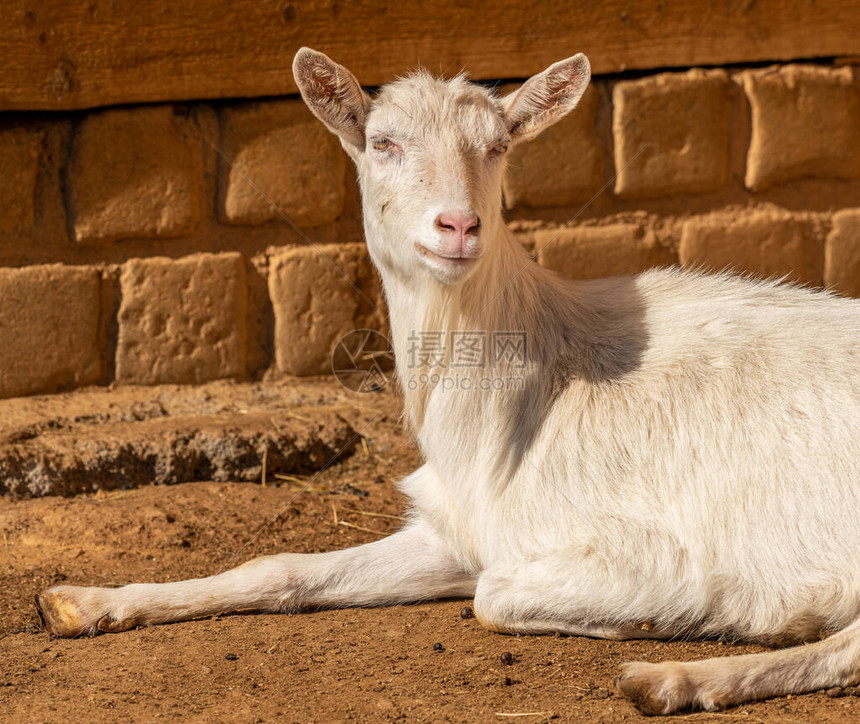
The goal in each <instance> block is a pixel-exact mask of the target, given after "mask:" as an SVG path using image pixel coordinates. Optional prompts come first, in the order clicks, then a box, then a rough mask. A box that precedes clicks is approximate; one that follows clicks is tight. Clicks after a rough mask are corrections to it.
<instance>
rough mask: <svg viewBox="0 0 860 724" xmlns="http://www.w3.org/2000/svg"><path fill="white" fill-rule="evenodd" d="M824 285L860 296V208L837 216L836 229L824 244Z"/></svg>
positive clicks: (835, 218)
mask: <svg viewBox="0 0 860 724" xmlns="http://www.w3.org/2000/svg"><path fill="white" fill-rule="evenodd" d="M824 283H825V284H826V285H827V286H832V287H833V288H834V289H836V291H839V292H842V293H843V294H850V295H851V296H852V297H860V209H848V210H846V211H840V212H838V213H837V214H835V215H834V216H833V229H832V231H831V232H830V234H829V235H828V237H827V241H826V242H825V245H824Z"/></svg>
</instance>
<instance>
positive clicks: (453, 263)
mask: <svg viewBox="0 0 860 724" xmlns="http://www.w3.org/2000/svg"><path fill="white" fill-rule="evenodd" d="M415 250H416V251H417V252H418V253H419V254H420V255H421V256H423V257H424V258H425V259H429V260H431V261H435V262H436V263H437V264H441V265H442V266H446V267H454V268H464V267H467V266H470V265H472V264H474V263H475V262H476V261H477V260H478V255H472V256H466V255H462V256H444V255H442V254H437V253H435V252H433V251H430V249H428V248H427V247H426V246H424V245H423V244H419V243H418V242H417V241H416V242H415Z"/></svg>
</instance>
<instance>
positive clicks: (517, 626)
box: [475, 546, 683, 640]
mask: <svg viewBox="0 0 860 724" xmlns="http://www.w3.org/2000/svg"><path fill="white" fill-rule="evenodd" d="M676 589H677V587H676V586H675V585H674V584H673V582H672V581H668V580H660V579H659V578H657V577H653V578H647V579H646V578H645V576H643V575H642V574H641V573H640V572H639V570H638V569H637V568H635V567H634V566H632V565H631V564H629V563H628V562H627V561H625V560H623V559H622V558H620V557H619V556H618V555H617V554H616V555H615V556H614V557H613V556H611V555H606V552H604V554H602V555H601V554H597V553H595V552H593V548H592V546H583V547H582V550H570V551H562V552H559V553H556V554H553V555H550V556H547V557H545V558H541V559H537V560H534V561H529V562H526V563H518V564H503V563H497V564H495V565H494V566H492V567H491V568H488V569H487V570H485V571H484V572H483V573H481V575H480V577H479V579H478V583H477V587H476V591H475V616H476V618H477V619H478V620H479V621H480V622H481V623H482V624H483V625H484V626H485V627H486V628H488V629H490V630H491V631H498V632H502V633H523V634H550V633H564V634H569V635H572V636H590V637H593V638H604V639H613V640H621V639H659V638H670V637H672V636H675V635H677V634H678V633H679V632H680V631H681V630H682V629H681V628H680V627H679V623H680V622H679V621H678V618H677V616H678V604H679V602H680V601H682V600H683V599H682V598H681V597H680V596H679V593H678V591H677V590H676Z"/></svg>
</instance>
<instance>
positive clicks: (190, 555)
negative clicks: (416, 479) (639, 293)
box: [0, 383, 860, 722]
mask: <svg viewBox="0 0 860 724" xmlns="http://www.w3.org/2000/svg"><path fill="white" fill-rule="evenodd" d="M308 384H309V385H313V384H314V383H308ZM326 384H327V383H326ZM225 389H226V391H227V392H226V393H230V388H225ZM267 389H268V388H267ZM326 389H327V390H328V391H329V392H331V388H330V387H326ZM291 390H292V391H291V392H290V394H293V393H294V392H295V389H292V388H291ZM305 392H307V394H306V395H305V397H304V398H303V399H306V400H310V399H318V400H324V398H326V395H325V394H319V395H316V394H315V393H316V390H315V389H313V388H308V389H306V390H305ZM122 394H125V393H122V392H121V391H120V392H117V393H116V395H120V396H121V395H122ZM128 394H132V393H128ZM134 394H135V395H140V394H142V393H141V392H140V391H137V392H134ZM146 394H148V395H150V396H151V397H153V398H155V397H158V395H160V394H161V392H160V391H157V390H151V391H149V392H147V393H146ZM267 394H269V393H267ZM132 396H133V395H132ZM271 396H272V395H270V397H271ZM78 399H79V398H76V397H74V396H67V398H66V399H65V400H60V401H55V402H54V403H51V404H54V405H56V404H65V405H71V406H74V405H75V404H77V403H76V402H75V400H78ZM114 399H115V398H114ZM338 399H339V402H338V404H341V405H346V406H349V404H350V403H349V402H348V399H352V400H353V401H354V409H352V410H351V412H350V413H349V414H346V413H344V416H343V418H344V419H347V418H348V419H349V421H350V422H349V424H350V425H351V426H352V427H353V428H354V429H355V431H356V432H357V434H358V435H359V437H358V442H357V444H355V445H353V446H346V447H345V452H344V454H342V455H341V456H339V457H338V458H337V459H336V460H335V462H334V464H332V465H331V466H330V467H328V468H327V469H326V470H325V471H323V472H321V473H318V474H312V473H308V472H305V473H304V474H302V475H290V474H288V473H285V472H280V473H274V472H271V471H267V473H268V474H267V480H266V484H265V485H263V484H262V480H256V481H254V482H191V483H183V484H179V485H158V486H156V485H147V486H142V487H138V488H135V489H127V490H123V489H116V490H99V491H96V492H94V493H85V494H80V495H77V496H75V497H57V496H47V497H41V498H31V499H23V500H12V499H10V498H8V497H7V498H6V499H2V500H0V534H2V541H0V577H2V580H0V584H2V588H0V591H2V598H0V721H9V722H61V721H62V722H71V721H74V722H77V721H117V722H119V721H153V720H168V719H183V720H187V721H192V722H227V721H229V722H272V721H279V722H280V721H283V722H335V721H347V720H348V721H410V722H411V721H414V722H430V721H455V722H472V721H487V722H490V721H495V722H505V721H513V722H541V721H548V720H555V721H561V722H567V721H571V722H578V721H586V722H592V721H594V722H615V721H621V720H628V721H629V720H636V719H640V718H641V717H640V715H639V714H638V713H637V711H636V710H635V709H634V708H633V706H632V705H631V704H630V703H629V702H627V701H626V700H624V699H622V698H620V697H618V696H617V695H616V694H615V691H614V689H613V685H612V680H613V678H614V676H616V675H617V673H618V667H619V664H620V663H621V662H623V661H625V660H628V659H642V660H648V661H660V660H665V659H682V660H688V659H697V658H702V657H707V656H714V655H727V654H737V653H743V652H748V651H756V650H759V649H758V648H757V647H749V646H731V645H723V644H721V643H719V642H713V641H706V642H683V641H677V642H672V643H662V642H658V643H654V642H620V643H619V642H607V641H598V640H591V639H584V638H573V637H551V636H543V637H514V636H502V635H499V634H493V633H489V632H487V631H485V630H483V629H482V628H481V626H480V625H479V624H478V623H477V621H475V619H474V618H463V617H461V614H460V611H461V609H462V608H463V607H464V606H467V605H469V603H470V602H469V601H440V602H434V603H426V604H420V605H413V606H396V607H392V608H388V609H374V610H342V611H320V612H316V613H312V614H311V613H309V614H301V615H295V616H279V615H252V614H246V615H233V616H220V617H216V618H213V619H206V620H198V621H192V622H187V623H180V624H172V625H168V626H156V627H151V628H142V629H137V630H134V631H130V632H127V633H123V634H113V635H102V636H98V637H95V638H86V639H78V640H53V639H51V638H50V637H49V636H48V635H47V634H45V633H42V632H41V631H40V630H39V625H38V618H37V616H36V612H35V609H34V607H33V605H32V600H33V596H34V594H35V593H36V592H38V591H39V590H40V589H42V588H44V587H46V586H49V585H51V584H54V583H57V582H60V581H64V582H69V583H75V584H93V585H103V584H115V583H124V582H130V581H144V580H145V581H171V580H177V579H182V578H188V577H194V576H202V575H206V574H211V573H214V572H218V571H221V570H224V569H226V568H228V567H231V566H233V565H236V564H238V563H240V562H242V561H244V560H246V559H248V558H251V557H253V556H255V555H259V554H266V553H275V552H280V551H298V552H307V553H312V552H316V551H325V550H330V549H334V548H341V547H345V546H351V545H355V544H358V543H364V542H367V541H371V540H374V539H376V538H378V537H380V536H383V535H386V534H388V533H390V532H392V531H394V530H396V529H397V527H398V525H399V524H400V520H399V519H398V515H399V514H400V513H401V512H402V507H403V499H402V498H401V497H400V495H399V494H398V492H397V491H396V488H395V487H394V485H393V483H394V481H395V480H397V478H398V477H399V476H401V475H403V474H405V473H407V472H409V471H410V470H411V469H413V468H414V467H415V466H416V465H417V464H418V463H419V456H418V453H417V451H416V450H415V448H414V446H413V445H412V444H411V442H410V440H409V437H408V435H407V434H406V433H405V432H404V431H403V429H402V428H401V427H400V424H399V421H398V404H399V403H398V400H397V398H396V396H395V395H394V394H393V393H392V392H391V391H390V390H387V391H384V392H382V393H378V394H375V395H369V396H368V395H364V396H358V395H352V397H350V398H342V399H341V398H338ZM345 400H347V401H345ZM329 401H330V400H329ZM5 404H6V405H7V406H8V405H10V404H12V403H10V402H7V403H5ZM17 404H19V405H22V406H27V405H30V408H28V409H29V412H27V411H24V412H26V414H24V412H22V416H23V417H22V419H23V418H27V420H26V424H27V425H30V426H31V427H30V428H28V429H31V428H32V425H33V422H32V419H30V418H28V417H27V416H28V415H30V416H31V417H32V406H33V405H34V404H35V403H34V402H33V400H32V399H31V400H30V401H29V402H28V401H26V400H25V401H21V402H20V403H17ZM44 404H47V403H44ZM135 404H137V403H136V402H135ZM276 406H277V405H276ZM228 407H229V406H228ZM13 412H14V411H12V410H9V409H6V410H4V414H5V415H6V417H5V419H6V420H9V419H11V417H10V416H12V417H14V415H13ZM246 412H247V411H245V412H243V410H242V409H238V410H232V411H231V410H229V409H227V410H226V412H225V411H223V410H222V411H221V412H220V413H219V414H221V416H222V418H223V419H224V420H226V423H225V424H228V426H233V427H235V428H240V427H241V425H242V423H243V419H245V417H246ZM40 414H48V413H47V412H45V411H44V410H43V411H42V413H40ZM304 414H312V413H308V412H305V413H304ZM22 424H23V423H22ZM32 429H35V430H36V433H37V434H36V435H33V436H30V437H29V438H28V444H30V445H33V444H35V440H37V435H38V433H39V428H38V426H36V428H32ZM87 430H89V432H86V431H80V430H78V431H76V433H75V434H76V435H91V436H92V441H97V440H98V436H99V434H100V433H99V427H98V426H94V425H90V426H89V427H88V428H87ZM261 465H262V461H261ZM263 467H265V466H263ZM282 470H283V468H282ZM260 477H261V478H262V469H261V474H260ZM107 487H121V485H118V486H107ZM437 643H438V644H441V646H442V650H441V651H437V650H435V649H438V648H439V647H435V648H434V645H435V644H437ZM505 653H507V654H510V655H511V656H510V657H508V656H506V657H504V658H505V659H512V662H511V663H504V662H503V657H502V654H505ZM667 720H668V719H667ZM674 720H675V721H677V720H684V721H686V720H694V721H701V722H727V721H728V722H734V721H737V722H842V721H857V720H860V698H855V697H850V696H845V697H840V698H834V697H829V696H827V695H826V694H825V693H823V692H820V693H815V694H809V695H806V696H798V697H785V698H779V699H774V700H771V701H767V702H763V703H757V704H751V705H746V706H741V707H738V708H736V709H732V710H730V711H727V712H721V713H718V714H692V715H687V716H685V717H682V718H679V717H675V718H674ZM655 721H660V719H659V718H657V719H655Z"/></svg>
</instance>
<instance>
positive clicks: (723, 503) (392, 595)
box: [38, 49, 860, 713]
mask: <svg viewBox="0 0 860 724" xmlns="http://www.w3.org/2000/svg"><path fill="white" fill-rule="evenodd" d="M294 73H295V76H296V81H297V83H298V86H299V88H300V89H301V92H302V96H303V97H304V99H305V101H306V102H307V104H308V105H309V107H310V108H311V110H312V111H313V112H314V114H316V116H317V117H318V118H319V119H320V120H321V121H322V122H323V123H325V125H326V126H328V128H329V129H330V130H332V131H333V132H334V133H336V134H337V135H338V136H339V137H340V139H341V142H342V144H343V147H344V148H345V149H346V151H347V153H348V154H349V155H350V156H351V157H352V159H353V161H354V162H355V164H356V166H357V168H358V175H359V179H360V182H361V188H362V193H363V205H364V223H365V230H366V234H367V243H368V248H369V250H370V253H371V256H372V258H373V260H374V262H375V264H376V265H377V267H378V268H379V272H380V274H381V276H382V279H383V283H384V286H385V294H386V298H387V300H388V305H389V309H390V312H391V326H392V333H393V343H394V347H395V353H396V359H397V369H398V373H399V376H400V380H401V383H402V385H403V388H404V395H405V401H406V407H407V412H408V416H409V420H410V421H411V424H412V426H413V429H414V431H415V434H416V436H417V439H418V442H419V444H420V446H421V450H422V451H423V453H424V456H425V458H426V463H425V464H424V465H423V466H422V467H421V468H419V469H418V470H417V471H415V472H414V473H413V474H411V475H410V476H408V477H407V478H406V479H405V480H403V481H402V482H401V483H400V486H401V488H402V490H403V491H404V493H405V494H406V495H407V496H408V498H409V499H410V501H411V518H410V520H409V523H408V524H407V525H406V526H405V527H404V529H403V530H401V531H400V532H398V533H396V534H394V535H392V536H391V537H389V538H386V539H384V540H381V541H378V542H375V543H370V544H368V545H363V546H360V547H357V548H352V549H348V550H343V551H337V552H332V553H323V554H315V555H297V554H282V555H276V556H267V557H263V558H258V559H256V560H253V561H251V562H249V563H247V564H245V565H244V566H241V567H239V568H236V569H234V570H231V571H228V572H226V573H222V574H220V575H217V576H212V577H210V578H204V579H200V580H192V581H183V582H179V583H165V584H135V585H129V586H125V587H123V588H111V589H104V588H79V587H72V586H58V587H55V588H52V589H50V590H48V591H46V592H45V593H43V594H42V595H41V596H40V597H39V600H38V605H39V608H40V610H41V613H42V616H43V620H44V622H45V625H46V627H47V629H48V630H49V631H51V632H53V633H55V634H57V635H60V636H76V635H80V634H91V633H95V632H97V631H122V630H126V629H129V628H131V627H133V626H137V625H145V624H155V623H162V622H167V621H178V620H181V619H188V618H192V617H196V616H204V615H208V614H213V613H216V612H221V611H225V610H235V609H251V608H253V609H260V610H267V611H297V610H300V609H316V608H317V607H321V606H373V605H385V604H394V603H398V602H405V601H416V600H423V599H430V598H437V597H447V596H474V599H475V600H474V606H475V613H476V615H477V617H478V618H479V619H480V621H481V622H482V623H483V624H484V625H485V626H487V627H488V628H490V629H492V630H495V631H506V632H522V633H536V634H537V633H549V632H556V631H558V632H563V633H567V634H577V635H584V636H598V637H605V638H611V639H623V638H670V637H679V636H719V637H726V638H729V639H740V640H745V641H757V642H765V643H768V644H785V643H794V642H807V641H811V640H813V639H817V638H819V637H820V636H821V635H822V634H823V633H825V632H827V633H832V635H831V636H830V637H829V638H826V639H824V640H823V641H820V642H817V643H811V644H809V645H806V646H800V647H797V648H791V649H787V650H779V651H773V652H768V653H764V654H755V655H749V656H738V657H732V658H720V659H709V660H706V661H698V662H693V663H676V662H665V663H659V664H645V663H631V664H627V665H626V666H625V668H624V670H623V673H622V674H621V677H620V678H619V679H618V681H617V686H618V688H619V689H620V690H621V692H623V693H624V694H626V695H627V696H629V697H630V698H631V699H633V701H634V702H635V703H636V705H637V706H638V707H639V708H640V709H641V710H642V711H644V712H647V713H669V712H674V711H677V710H679V709H684V708H695V707H703V708H705V709H715V708H718V707H725V706H729V705H731V704H735V703H739V702H743V701H747V700H751V699H758V698H763V697H769V696H774V695H781V694H788V693H800V692H805V691H810V690H814V689H818V688H821V687H829V686H836V685H851V684H857V683H860V302H858V301H854V300H848V299H840V298H837V297H835V296H834V295H831V294H827V293H820V292H813V291H808V290H806V289H801V288H798V287H796V286H791V285H781V284H778V283H775V282H760V281H752V280H749V279H742V278H738V277H736V276H731V275H728V274H719V275H705V274H701V273H695V272H684V271H679V270H662V271H650V272H647V273H644V274H641V275H639V276H637V277H633V278H615V279H606V280H600V281H591V282H571V281H565V280H563V279H561V278H559V277H558V276H556V275H554V274H553V273H551V272H549V271H547V270H545V269H543V268H541V267H540V266H538V265H537V264H533V263H530V262H531V260H530V257H529V256H528V254H527V253H526V252H525V251H524V250H523V249H522V248H521V246H520V244H519V243H518V242H517V241H516V240H515V239H514V237H513V235H512V234H511V233H510V232H509V231H508V230H507V229H506V227H505V225H504V223H503V221H502V214H501V191H500V189H501V180H502V168H503V165H504V154H505V151H506V150H507V148H508V147H509V146H510V145H513V144H516V143H519V142H521V141H524V140H526V139H529V138H531V137H533V136H535V135H536V134H537V133H539V132H540V131H541V130H542V129H543V128H545V127H547V126H548V125H550V124H551V123H553V122H555V121H557V120H558V119H559V118H561V117H562V116H563V115H564V114H566V113H567V112H568V111H570V110H572V109H573V107H574V106H575V105H576V103H577V101H578V99H579V98H580V96H581V95H582V93H583V91H584V90H585V88H586V85H587V83H588V80H589V65H588V61H587V60H586V58H585V57H584V56H582V55H577V56H574V57H572V58H569V59H568V60H564V61H562V62H560V63H556V64H555V65H553V66H551V67H550V68H548V69H547V70H546V71H544V72H543V73H540V74H539V75H536V76H534V77H533V78H531V79H530V80H529V81H527V82H526V83H525V84H524V85H523V86H522V87H521V88H520V89H519V90H517V91H516V92H514V93H512V94H511V95H508V96H506V97H504V98H499V97H497V96H496V95H494V94H493V93H492V92H491V91H488V90H486V89H484V88H481V87H478V86H476V85H473V84H470V83H468V82H467V81H466V80H465V79H463V78H462V77H458V78H454V79H453V80H447V81H445V80H438V79H436V78H433V77H431V76H430V75H428V74H426V73H423V72H420V73H416V74H414V75H410V76H408V77H406V78H404V79H402V80H398V81H397V82H394V83H392V84H390V85H387V86H384V87H383V88H382V89H381V90H380V91H379V93H378V94H377V95H376V96H375V97H373V98H371V97H369V96H368V95H366V94H365V93H364V92H363V91H362V89H361V87H360V86H359V84H358V82H357V81H356V79H355V78H354V77H353V76H352V75H351V74H350V73H349V71H347V70H346V69H345V68H343V67H341V66H339V65H337V64H335V63H334V62H332V61H331V60H330V59H329V58H327V57H326V56H324V55H322V54H321V53H317V52H315V51H312V50H308V49H303V50H301V51H299V53H298V55H297V56H296V58H295V62H294ZM499 331H510V332H514V333H517V334H522V335H524V336H525V339H526V340H527V348H526V350H525V352H526V354H525V356H523V355H521V354H520V355H501V356H500V358H496V357H495V356H493V357H491V358H490V359H488V360H486V363H485V364H484V366H482V367H479V368H478V367H471V366H467V367H462V368H458V369H457V373H456V374H457V376H458V379H457V380H456V387H457V389H451V385H450V384H448V382H449V379H453V377H451V376H452V375H453V370H452V368H451V367H450V366H449V367H444V368H433V367H432V366H431V367H428V366H427V365H429V362H428V360H420V361H419V362H418V363H416V361H415V355H414V354H413V352H414V349H410V345H411V344H413V343H414V340H415V338H416V335H417V334H420V333H422V332H423V333H427V334H429V333H434V334H436V333H442V334H443V336H441V337H440V336H438V334H437V336H436V337H434V338H435V339H443V338H444V339H445V340H447V341H448V342H450V333H451V332H463V333H468V334H475V335H477V337H478V338H480V339H488V337H484V336H483V335H485V334H486V335H490V336H491V335H492V334H493V333H497V332H499ZM446 335H447V336H446ZM444 350H446V352H445V354H443V359H442V360H441V362H442V364H443V365H452V364H453V357H452V348H451V345H450V343H449V344H447V345H446V346H445V348H444ZM520 351H521V350H520ZM439 361H440V360H436V362H439ZM416 364H418V365H419V366H415V365H416ZM421 364H425V367H423V368H422V367H421V366H420V365H421ZM440 369H441V372H440V371H439V370H440ZM422 375H426V376H422ZM486 379H491V380H494V381H498V380H503V381H508V380H510V379H515V380H519V381H520V384H514V385H509V384H507V382H505V384H504V385H502V386H501V387H502V389H499V385H498V384H496V383H495V382H494V383H493V384H490V385H487V384H485V383H483V382H482V380H486ZM466 383H468V384H466ZM487 386H489V387H490V389H483V388H484V387H487ZM834 632H835V633H834Z"/></svg>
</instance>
